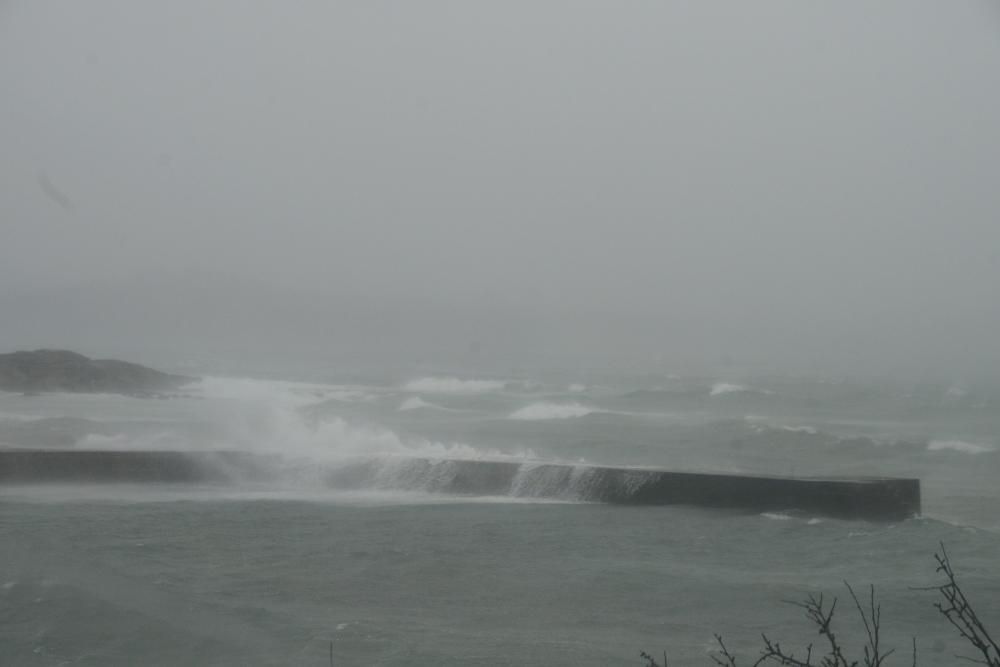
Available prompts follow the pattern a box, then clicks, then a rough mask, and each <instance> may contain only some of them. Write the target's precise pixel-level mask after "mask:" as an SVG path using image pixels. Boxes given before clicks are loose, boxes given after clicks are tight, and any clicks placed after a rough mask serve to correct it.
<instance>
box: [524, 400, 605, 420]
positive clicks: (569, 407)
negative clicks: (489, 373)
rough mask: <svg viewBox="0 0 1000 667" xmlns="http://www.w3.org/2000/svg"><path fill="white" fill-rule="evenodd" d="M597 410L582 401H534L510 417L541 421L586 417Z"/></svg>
mask: <svg viewBox="0 0 1000 667" xmlns="http://www.w3.org/2000/svg"><path fill="white" fill-rule="evenodd" d="M594 412H596V410H594V409H593V408H588V407H587V406H586V405H581V404H580V403H532V404H531V405H527V406H525V407H523V408H521V409H520V410H515V411H514V412H512V413H511V414H510V416H509V417H508V418H509V419H517V420H521V421H541V420H546V419H572V418H574V417H586V416H587V415H590V414H593V413H594Z"/></svg>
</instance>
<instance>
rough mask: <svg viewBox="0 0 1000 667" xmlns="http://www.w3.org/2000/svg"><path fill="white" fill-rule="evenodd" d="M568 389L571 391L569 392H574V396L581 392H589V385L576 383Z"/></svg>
mask: <svg viewBox="0 0 1000 667" xmlns="http://www.w3.org/2000/svg"><path fill="white" fill-rule="evenodd" d="M567 389H569V391H571V392H573V393H574V394H579V393H581V392H584V391H587V385H585V384H580V383H579V382H574V383H573V384H571V385H570V386H569V387H567Z"/></svg>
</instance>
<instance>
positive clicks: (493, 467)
mask: <svg viewBox="0 0 1000 667" xmlns="http://www.w3.org/2000/svg"><path fill="white" fill-rule="evenodd" d="M283 481H284V482H288V481H295V482H298V483H304V484H320V485H323V486H327V487H331V488H338V489H362V488H375V489H387V490H402V491H424V492H429V493H447V494H462V495H490V496H512V497H523V498H552V499H563V500H576V501H586V502H600V503H613V504H623V505H693V506H700V507H716V508H732V509H741V510H747V511H754V512H766V511H782V510H801V511H804V512H808V513H812V514H816V515H823V516H833V517H841V518H850V519H875V520H900V519H905V518H908V517H911V516H914V515H917V514H919V513H920V510H921V506H920V481H919V480H917V479H896V478H818V477H771V476H763V475H737V474H713V473H695V472H671V471H667V470H657V469H647V468H617V467H607V466H590V465H571V464H562V463H540V462H519V461H492V460H464V459H426V458H406V457H383V458H370V459H362V460H353V461H347V462H336V463H322V464H318V463H316V462H310V463H308V464H303V463H301V462H295V461H294V460H286V459H283V458H281V457H278V456H273V455H258V454H250V453H245V452H236V451H217V452H173V451H88V450H26V449H21V450H0V484H4V483H6V484H11V483H48V482H100V483H107V482H131V483H145V482H170V483H240V482H276V483H280V482H283Z"/></svg>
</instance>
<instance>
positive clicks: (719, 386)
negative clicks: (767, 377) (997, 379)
mask: <svg viewBox="0 0 1000 667" xmlns="http://www.w3.org/2000/svg"><path fill="white" fill-rule="evenodd" d="M744 393H754V394H767V395H770V394H773V393H774V392H773V391H770V390H767V389H756V388H754V387H747V386H745V385H742V384H733V383H732V382H716V383H715V384H713V385H712V389H711V391H709V392H708V394H709V396H724V395H725V394H744Z"/></svg>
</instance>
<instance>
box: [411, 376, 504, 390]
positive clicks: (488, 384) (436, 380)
mask: <svg viewBox="0 0 1000 667" xmlns="http://www.w3.org/2000/svg"><path fill="white" fill-rule="evenodd" d="M505 385H506V383H505V382H501V381H500V380H462V379H459V378H456V377H424V378H419V379H416V380H411V381H410V382H407V383H406V384H404V385H403V390H404V391H413V392H426V393H428V394H484V393H486V392H490V391H499V390H501V389H503V388H504V386H505Z"/></svg>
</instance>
